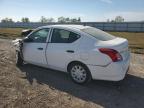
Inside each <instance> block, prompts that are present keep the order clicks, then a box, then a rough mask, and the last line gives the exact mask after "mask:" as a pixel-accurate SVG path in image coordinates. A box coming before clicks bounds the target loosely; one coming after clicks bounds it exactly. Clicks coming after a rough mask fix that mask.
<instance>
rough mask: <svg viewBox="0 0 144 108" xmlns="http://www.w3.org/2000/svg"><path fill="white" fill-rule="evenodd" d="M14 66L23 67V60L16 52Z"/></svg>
mask: <svg viewBox="0 0 144 108" xmlns="http://www.w3.org/2000/svg"><path fill="white" fill-rule="evenodd" d="M16 65H17V66H22V65H23V59H22V57H21V55H20V52H18V51H16Z"/></svg>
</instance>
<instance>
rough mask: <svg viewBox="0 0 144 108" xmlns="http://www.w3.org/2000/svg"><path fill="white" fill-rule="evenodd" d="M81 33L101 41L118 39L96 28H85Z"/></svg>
mask: <svg viewBox="0 0 144 108" xmlns="http://www.w3.org/2000/svg"><path fill="white" fill-rule="evenodd" d="M81 31H83V32H85V33H87V34H90V35H92V36H94V37H95V38H96V39H98V40H101V41H108V40H112V39H115V38H116V37H114V36H113V35H111V34H108V33H106V32H104V31H102V30H99V29H96V28H94V27H88V28H84V29H81Z"/></svg>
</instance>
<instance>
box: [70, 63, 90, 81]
mask: <svg viewBox="0 0 144 108" xmlns="http://www.w3.org/2000/svg"><path fill="white" fill-rule="evenodd" d="M71 75H72V78H73V79H74V80H75V81H76V82H79V83H82V82H84V81H85V80H86V75H87V74H86V70H85V69H84V68H83V67H82V66H79V65H76V66H74V67H73V68H72V69H71Z"/></svg>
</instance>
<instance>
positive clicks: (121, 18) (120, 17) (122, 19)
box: [115, 16, 124, 22]
mask: <svg viewBox="0 0 144 108" xmlns="http://www.w3.org/2000/svg"><path fill="white" fill-rule="evenodd" d="M115 22H124V18H123V17H122V16H116V18H115Z"/></svg>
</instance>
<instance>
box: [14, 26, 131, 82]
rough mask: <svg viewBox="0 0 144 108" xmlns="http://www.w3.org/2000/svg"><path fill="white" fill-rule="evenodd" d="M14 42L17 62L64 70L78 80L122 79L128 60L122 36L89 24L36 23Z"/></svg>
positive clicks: (74, 79) (18, 63) (127, 52)
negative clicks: (27, 32)
mask: <svg viewBox="0 0 144 108" xmlns="http://www.w3.org/2000/svg"><path fill="white" fill-rule="evenodd" d="M16 46H17V49H16V52H17V53H16V64H17V65H23V62H26V63H30V64H34V65H38V66H42V67H46V68H51V69H55V70H60V71H64V72H68V73H69V75H70V77H71V79H72V80H73V81H74V82H76V83H78V84H84V83H87V82H88V81H90V80H91V79H99V80H109V81H120V80H123V79H124V77H125V75H126V73H127V71H128V68H129V63H130V53H129V50H128V41H127V40H126V39H123V38H119V37H115V36H112V35H110V34H108V33H106V32H104V31H101V30H99V29H96V28H93V27H89V26H82V25H51V26H43V27H39V28H37V29H35V30H33V31H32V32H31V33H30V34H28V36H26V37H25V38H24V39H23V40H22V41H20V42H18V43H17V45H16Z"/></svg>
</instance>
